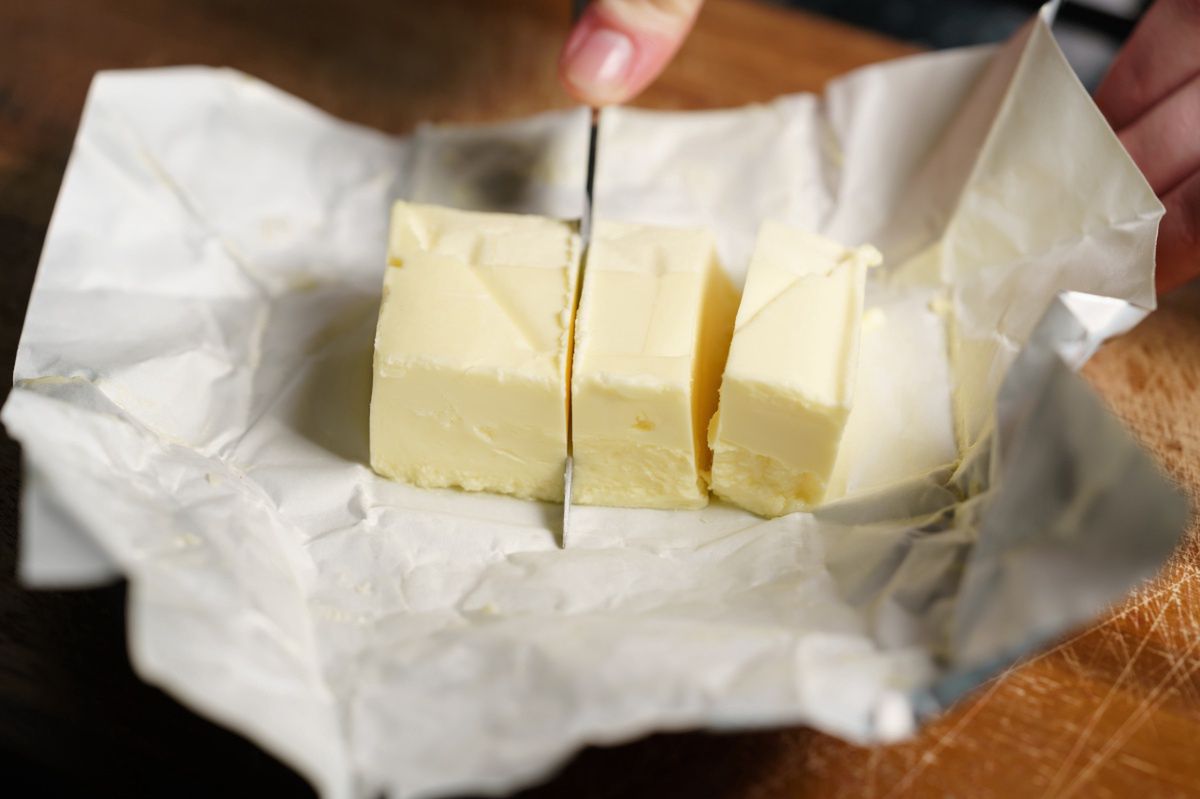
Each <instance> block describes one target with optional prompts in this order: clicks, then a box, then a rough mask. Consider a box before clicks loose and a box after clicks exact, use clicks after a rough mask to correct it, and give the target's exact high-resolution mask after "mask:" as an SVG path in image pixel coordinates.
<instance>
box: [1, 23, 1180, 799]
mask: <svg viewBox="0 0 1200 799" xmlns="http://www.w3.org/2000/svg"><path fill="white" fill-rule="evenodd" d="M568 5H569V3H568V2H567V0H527V2H519V1H518V0H477V2H469V1H468V0H441V1H440V2H439V0H424V1H423V2H405V1H404V0H353V1H350V2H341V3H335V2H332V0H330V1H329V2H318V1H317V0H293V2H290V3H287V4H286V5H285V4H280V3H254V2H248V0H124V2H122V3H119V4H118V3H109V4H101V3H79V2H70V0H41V1H40V2H37V3H6V4H3V5H0V262H2V266H3V268H2V270H0V281H2V282H0V285H2V287H3V293H2V296H0V348H2V352H3V355H4V358H5V359H6V363H7V364H11V362H12V358H13V353H14V351H15V347H16V342H17V337H18V334H19V330H20V323H21V319H22V316H23V309H24V303H25V300H26V298H27V297H28V292H29V286H30V284H31V281H32V277H33V271H34V267H35V266H36V260H37V254H38V251H39V249H40V244H41V240H42V238H43V237H44V234H45V228H46V224H47V222H48V220H49V216H50V211H51V208H52V205H53V201H54V197H55V195H56V193H57V189H58V185H59V181H60V180H61V177H62V170H63V168H64V166H65V163H66V158H67V155H68V153H69V150H70V145H71V140H72V136H73V134H74V130H75V127H76V124H77V122H78V118H79V114H80V111H81V108H82V104H83V100H84V96H85V93H86V90H87V86H88V82H89V81H90V79H91V76H92V74H93V73H94V72H95V71H96V70H98V69H107V68H128V67H146V66H156V65H166V64H181V63H204V64H214V65H222V64H227V65H230V66H235V67H237V68H239V69H242V70H244V71H246V72H249V73H252V74H254V75H256V76H258V77H260V78H262V79H264V80H267V81H269V82H271V83H274V84H276V85H278V86H280V87H282V88H283V89H285V90H287V91H290V92H292V93H295V94H297V95H299V96H301V97H304V98H306V99H307V100H309V101H311V102H313V103H315V104H316V105H318V106H321V107H323V108H325V109H326V110H328V111H330V112H332V113H334V114H337V115H339V116H342V117H345V118H347V119H351V120H354V121H357V122H361V123H364V124H367V125H371V126H373V127H377V128H381V129H383V130H387V131H393V132H397V133H399V132H404V131H407V130H410V129H411V128H412V127H413V126H414V125H415V124H416V123H418V122H420V121H423V120H427V119H432V120H437V121H481V120H494V119H499V118H508V117H514V116H520V115H523V114H528V113H532V112H536V111H541V110H545V109H547V108H556V107H565V106H567V105H569V104H570V102H569V100H568V98H567V97H565V96H564V95H563V94H562V93H561V91H560V90H559V88H558V85H557V82H556V79H555V66H554V62H555V55H556V53H557V50H558V48H559V46H560V45H561V42H562V39H563V36H564V34H565V31H566V28H567V24H568V8H567V7H568ZM910 52H913V48H911V47H907V46H904V45H901V44H898V43H895V42H892V41H889V40H885V39H882V38H879V37H877V36H873V35H870V34H867V33H864V32H862V31H858V30H855V29H852V28H847V27H845V26H840V25H836V24H832V23H829V22H826V21H822V20H819V19H817V18H814V17H809V16H803V15H800V14H795V13H791V12H787V11H783V10H781V9H778V8H772V7H768V6H765V5H758V4H756V3H753V2H749V0H709V2H708V4H707V6H706V8H705V11H704V13H703V14H702V16H701V18H700V21H699V23H698V25H697V29H696V31H695V33H694V35H693V36H692V37H691V39H690V40H689V41H688V43H687V45H686V46H685V48H684V50H683V52H682V53H681V55H680V57H679V58H678V59H677V60H676V62H675V63H674V64H673V65H672V66H671V68H670V69H669V71H668V72H667V74H666V75H665V76H664V77H663V78H662V80H660V81H659V82H658V83H657V84H655V85H654V87H653V88H651V89H650V90H649V91H648V92H647V93H646V94H645V95H644V96H643V97H642V98H640V100H639V101H638V103H637V104H638V105H644V106H647V107H654V108H688V109H694V108H711V107H721V106H730V105H738V104H743V103H748V102H754V101H763V100H768V99H770V98H772V97H774V96H776V95H778V94H780V93H784V92H793V91H801V90H819V89H820V88H821V86H822V85H823V84H824V83H825V82H826V81H827V80H829V79H830V78H832V77H834V76H835V75H837V74H839V73H842V72H844V71H846V70H848V69H851V68H853V67H856V66H860V65H862V64H865V63H869V62H872V61H878V60H882V59H886V58H891V57H895V56H899V55H904V54H907V53H910ZM1085 374H1086V375H1087V377H1088V379H1089V380H1090V381H1091V382H1092V384H1093V385H1094V386H1095V387H1096V388H1097V389H1098V390H1099V391H1100V393H1101V394H1102V395H1103V396H1104V398H1105V399H1106V400H1107V401H1108V403H1109V404H1110V406H1111V407H1112V408H1113V410H1114V411H1115V412H1116V413H1117V414H1118V415H1119V416H1120V417H1121V418H1122V419H1124V420H1125V422H1126V423H1127V424H1128V425H1129V427H1130V428H1131V429H1132V430H1133V431H1134V433H1135V434H1136V435H1137V436H1138V437H1139V438H1140V440H1141V441H1142V442H1143V443H1144V444H1145V446H1146V447H1147V448H1149V449H1150V450H1151V451H1152V452H1154V453H1155V455H1156V456H1157V458H1158V460H1159V462H1160V463H1161V464H1162V466H1163V468H1164V469H1165V470H1166V471H1167V472H1168V473H1169V474H1170V475H1171V476H1172V477H1173V478H1175V479H1176V480H1177V481H1178V482H1179V483H1180V484H1181V485H1182V486H1184V488H1185V489H1186V490H1187V491H1188V492H1189V494H1190V495H1191V496H1193V497H1195V496H1197V493H1198V491H1200V435H1198V432H1197V431H1198V429H1200V427H1198V425H1200V423H1198V422H1197V421H1196V420H1197V419H1200V393H1198V392H1197V390H1196V389H1197V385H1200V289H1189V290H1185V291H1182V292H1179V293H1177V294H1176V295H1173V296H1171V297H1168V298H1166V299H1165V300H1164V302H1163V307H1162V308H1161V310H1159V311H1158V312H1157V313H1155V314H1154V315H1153V316H1151V318H1150V319H1149V320H1147V321H1146V322H1145V323H1143V325H1142V326H1141V327H1139V328H1138V329H1137V330H1136V331H1134V332H1133V333H1132V334H1130V335H1129V336H1126V337H1125V338H1123V339H1121V340H1119V341H1116V342H1113V343H1112V344H1110V345H1108V346H1107V347H1105V348H1104V349H1103V350H1102V351H1101V352H1100V354H1099V355H1097V357H1096V358H1095V359H1094V360H1093V362H1092V363H1091V364H1089V366H1088V367H1087V369H1086V371H1085ZM18 485H19V480H18V467H17V450H16V447H15V445H13V444H12V443H11V442H4V444H3V446H2V447H0V530H2V531H3V533H2V539H0V573H3V575H4V576H3V579H2V582H0V763H6V764H11V765H12V769H10V771H9V773H11V774H13V775H15V777H14V778H16V779H18V781H20V780H29V781H34V782H35V783H36V784H37V785H39V786H40V787H43V788H44V787H47V786H49V787H74V786H79V785H89V786H97V785H101V786H108V787H109V788H111V789H113V790H114V791H116V790H121V791H124V792H128V791H133V790H145V789H150V790H163V789H165V788H166V787H167V786H174V787H176V788H178V786H179V785H180V784H183V785H186V786H189V787H188V789H187V791H194V792H196V793H198V794H199V793H213V792H216V791H218V790H231V789H232V790H238V791H239V792H244V791H246V790H251V789H254V790H258V791H260V792H270V793H272V794H288V793H303V792H304V791H305V790H306V789H305V786H304V785H303V784H302V783H301V782H300V781H299V780H298V778H296V777H295V776H294V775H292V774H291V773H290V772H289V771H287V770H286V769H284V768H283V767H281V766H279V765H278V764H276V763H274V762H273V761H271V760H270V759H269V758H268V757H266V756H265V755H263V754H261V753H260V752H258V751H257V750H255V749H254V747H252V746H251V745H249V744H247V743H245V742H243V741H241V740H240V739H238V738H236V737H235V736H233V735H231V734H229V733H226V732H224V731H221V730H219V729H218V728H216V727H214V726H212V725H210V724H209V723H208V722H205V721H203V720H200V719H198V718H197V717H195V716H192V715H191V714H189V713H188V712H187V711H185V710H183V709H182V708H180V707H178V706H177V705H175V704H174V703H173V702H171V701H170V700H169V699H167V698H165V697H164V696H162V695H161V694H159V693H158V692H157V691H155V690H154V689H152V688H149V687H147V686H145V685H143V684H141V683H140V682H139V681H137V680H136V679H135V678H134V677H133V676H132V674H131V673H130V672H129V668H128V664H127V661H126V660H125V657H124V653H123V649H122V647H123V645H124V643H123V624H122V620H121V614H122V605H123V602H124V592H123V590H122V589H121V588H119V587H117V588H109V589H101V590H96V591H87V592H78V593H73V594H64V593H49V594H45V593H43V594H32V593H29V592H24V591H22V590H20V589H19V587H17V586H16V585H15V583H14V582H13V580H12V577H11V575H12V572H13V568H14V554H13V553H14V548H15V543H14V542H15V537H16V526H15V524H16V521H15V520H16V498H17V491H18ZM1131 534H1132V535H1136V531H1131ZM1198 740H1200V538H1198V537H1197V536H1196V534H1195V530H1193V531H1192V532H1191V534H1190V536H1189V539H1188V542H1187V543H1186V544H1185V545H1184V546H1183V547H1182V548H1181V549H1180V551H1179V552H1178V553H1177V555H1176V557H1175V559H1174V561H1173V562H1172V563H1171V565H1170V566H1169V567H1168V568H1167V569H1166V570H1165V571H1164V572H1163V574H1162V575H1161V576H1160V577H1159V578H1158V579H1157V580H1155V581H1153V582H1152V583H1151V584H1149V585H1147V586H1145V587H1144V588H1143V589H1142V590H1140V591H1138V592H1137V593H1136V594H1135V595H1133V596H1131V597H1130V598H1129V599H1128V600H1126V601H1125V602H1123V603H1121V604H1120V605H1119V606H1117V607H1116V608H1114V609H1113V610H1112V611H1111V612H1110V613H1108V614H1107V615H1106V616H1105V617H1104V618H1102V619H1101V620H1100V621H1099V622H1097V623H1096V624H1094V625H1093V626H1091V627H1090V628H1088V629H1086V630H1081V631H1079V632H1077V633H1074V634H1071V635H1069V636H1067V637H1066V638H1065V639H1064V640H1063V641H1062V642H1060V643H1059V644H1058V645H1057V646H1055V647H1053V648H1052V649H1050V650H1048V651H1046V652H1044V653H1042V654H1039V655H1036V656H1034V657H1032V658H1029V659H1028V660H1027V661H1026V662H1025V663H1023V664H1021V665H1019V666H1016V667H1014V668H1012V669H1010V670H1009V671H1008V672H1006V673H1005V674H1004V675H1002V676H1001V677H999V678H997V679H995V680H993V681H992V682H991V683H989V684H988V685H986V686H985V687H983V688H982V689H981V690H980V691H978V692H977V693H976V694H975V695H974V696H972V697H970V698H968V699H966V700H965V701H963V702H961V703H960V704H959V705H958V706H956V707H955V708H954V709H953V710H952V711H951V712H949V713H948V714H946V715H945V716H944V717H943V718H941V719H940V720H938V721H936V722H934V723H933V724H931V725H929V726H928V727H927V728H925V730H924V731H923V732H922V733H921V734H920V735H919V736H918V737H917V739H916V740H914V741H912V742H910V743H906V744H903V745H899V746H891V747H878V748H867V749H864V748H859V747H854V746H850V745H848V744H845V743H842V742H840V741H837V740H835V739H832V738H830V737H828V736H825V735H821V734H819V733H816V732H813V731H811V730H808V729H803V728H797V729H787V730H779V731H769V732H756V733H746V734H737V735H712V734H704V733H691V734H673V735H659V736H654V737H652V738H649V739H646V740H643V741H639V742H636V743H632V744H628V745H625V746H621V747H616V748H611V749H592V750H588V751H587V752H585V753H583V754H582V755H580V756H579V757H577V758H576V759H575V760H573V761H572V762H571V763H570V764H569V765H568V766H566V768H565V770H564V771H563V772H562V773H561V774H560V775H559V776H558V777H557V778H556V779H555V780H553V781H552V782H550V783H549V784H547V785H544V786H541V787H538V788H535V789H532V790H531V791H529V792H528V793H529V795H530V796H537V797H552V796H555V797H557V796H564V797H565V796H572V797H575V796H582V797H609V796H611V797H618V796H620V797H634V796H647V797H648V796H654V797H660V796H703V797H711V796H719V797H758V798H761V799H768V798H774V797H780V798H782V797H789V798H793V797H804V796H820V797H829V796H834V797H839V796H845V797H895V796H938V795H954V796H971V797H992V796H995V797H1009V796H1124V795H1140V796H1188V795H1200V749H1197V741H1198ZM212 763H220V764H221V768H218V769H213V768H211V767H210V766H211V764H212ZM66 764H70V768H63V766H64V765H66ZM187 791H185V792H187Z"/></svg>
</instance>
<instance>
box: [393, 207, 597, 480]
mask: <svg viewBox="0 0 1200 799" xmlns="http://www.w3.org/2000/svg"><path fill="white" fill-rule="evenodd" d="M579 259H580V241H579V236H578V234H577V232H576V230H575V226H574V225H573V224H569V223H566V222H560V221H556V220H552V219H546V218H542V217H535V216H516V215H510V214H485V213H472V212H466V211H455V210H451V209H447V208H438V207H434V206H423V205H414V204H410V203H404V202H398V203H396V205H395V207H394V208H393V211H392V225H391V233H390V241H389V244H388V266H387V270H386V275H385V277H384V282H383V302H382V305H381V307H380V312H379V326H378V328H377V330H376V335H375V363H374V383H373V386H372V392H371V422H370V425H371V431H370V436H371V467H372V468H373V469H374V470H375V471H376V472H378V473H379V474H381V475H383V476H385V477H390V478H393V479H398V480H404V481H406V482H409V483H413V484H415V485H419V486H425V487H451V486H454V487H459V488H463V489H467V490H470V491H493V492H498V493H504V494H512V495H515V496H518V497H525V498H530V499H543V500H557V501H561V500H562V492H563V463H564V461H565V459H566V456H567V436H568V429H567V427H568V401H569V396H568V390H569V378H568V375H569V369H570V365H569V361H570V344H571V325H572V318H573V315H574V310H575V308H574V306H575V296H576V285H577V281H578V277H579Z"/></svg>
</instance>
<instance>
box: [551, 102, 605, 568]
mask: <svg viewBox="0 0 1200 799" xmlns="http://www.w3.org/2000/svg"><path fill="white" fill-rule="evenodd" d="M591 111H592V124H591V129H590V131H589V132H588V155H587V173H586V175H587V178H586V179H585V181H584V184H583V215H582V216H581V217H580V220H579V239H580V251H581V253H582V255H581V256H580V258H581V260H580V262H579V278H578V280H577V281H576V284H575V308H576V310H578V308H579V300H580V297H581V295H582V293H583V270H584V268H585V267H586V266H587V252H588V245H589V244H591V241H592V189H593V187H594V185H595V182H596V139H597V123H598V122H599V120H600V112H599V110H598V109H595V108H593V109H591ZM574 346H575V342H574V340H572V341H571V347H572V348H574ZM570 390H571V386H570V385H568V386H567V391H568V392H570ZM568 407H570V405H568ZM567 427H568V430H567V462H566V465H565V466H564V467H563V516H562V542H561V543H562V546H563V548H566V546H567V531H568V530H570V529H571V483H572V478H573V477H574V475H575V457H574V454H573V452H572V443H571V442H572V435H571V430H570V427H571V414H570V413H569V412H568V414H567Z"/></svg>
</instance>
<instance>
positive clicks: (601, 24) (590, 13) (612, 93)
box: [558, 0, 703, 106]
mask: <svg viewBox="0 0 1200 799" xmlns="http://www.w3.org/2000/svg"><path fill="white" fill-rule="evenodd" d="M701 2H703V0H594V2H592V3H591V4H590V5H589V6H588V8H587V10H586V11H584V12H583V15H582V16H581V17H580V18H579V21H578V22H577V23H576V24H575V28H574V29H573V30H572V31H571V35H570V36H569V37H568V38H567V44H566V46H565V47H563V51H562V55H561V56H559V61H558V71H559V77H560V78H561V80H562V82H563V85H564V86H566V88H567V91H568V92H570V93H571V95H572V96H573V97H575V98H576V99H577V100H580V101H582V102H584V103H587V104H588V105H593V106H595V105H610V104H613V103H622V102H625V101H626V100H628V99H630V98H631V97H633V96H634V95H636V94H637V93H638V92H640V91H641V90H642V89H644V88H646V86H648V85H649V84H650V83H651V82H652V81H653V80H654V79H655V78H657V77H658V75H659V73H660V72H662V71H663V69H664V68H665V67H666V66H667V62H669V61H670V60H671V57H672V56H674V55H675V51H676V50H678V49H679V45H681V44H683V40H684V38H685V37H686V36H687V34H688V31H689V30H691V27H692V22H693V21H694V20H695V19H696V13H697V12H698V11H699V10H700V4H701Z"/></svg>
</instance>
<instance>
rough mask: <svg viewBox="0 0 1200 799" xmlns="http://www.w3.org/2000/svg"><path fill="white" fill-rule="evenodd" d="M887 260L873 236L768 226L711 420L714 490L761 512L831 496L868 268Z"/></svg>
mask: <svg viewBox="0 0 1200 799" xmlns="http://www.w3.org/2000/svg"><path fill="white" fill-rule="evenodd" d="M880 260H881V257H880V255H879V252H878V251H877V250H875V248H873V247H869V246H863V247H857V248H846V247H843V246H841V245H840V244H838V243H836V242H833V241H830V240H829V239H826V238H822V237H820V236H817V235H814V234H810V233H806V232H803V231H799V230H795V229H792V228H789V227H786V226H784V225H782V224H779V223H775V222H767V223H765V224H764V225H763V226H762V229H761V230H760V231H759V235H758V241H757V243H756V244H755V249H754V254H753V256H752V257H751V261H750V268H749V271H748V273H747V276H746V288H745V291H744V294H743V296H742V302H741V307H740V308H738V313H737V321H736V323H735V326H734V334H733V343H732V344H731V346H730V350H729V359H728V363H727V364H726V367H725V375H724V378H723V380H722V383H721V392H720V395H721V399H720V407H719V410H718V412H717V414H716V415H715V416H714V417H713V420H712V424H711V426H710V428H709V442H710V444H711V446H712V449H713V467H712V487H713V491H715V492H716V493H717V494H719V495H720V496H722V497H724V498H726V499H728V500H730V501H731V502H734V503H736V504H738V505H740V506H742V507H743V508H746V509H747V510H751V511H753V512H755V513H758V514H760V515H763V516H779V515H782V514H785V513H791V512H792V511H796V510H805V509H808V508H811V507H813V506H815V505H817V504H819V503H820V502H821V500H822V499H823V498H824V496H825V491H826V487H827V484H828V481H829V476H830V473H831V471H832V470H833V466H834V462H835V460H836V459H837V454H838V444H839V442H840V441H841V438H842V429H843V427H844V426H845V424H846V418H847V416H848V415H849V413H850V406H851V400H852V395H853V393H854V381H855V372H856V369H857V363H858V339H859V328H860V325H861V322H862V312H863V292H864V286H865V280H866V270H867V268H868V267H870V266H874V265H876V264H878V263H879V262H880Z"/></svg>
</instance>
